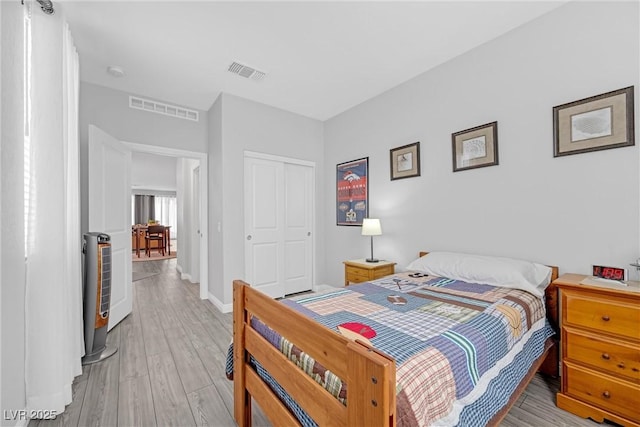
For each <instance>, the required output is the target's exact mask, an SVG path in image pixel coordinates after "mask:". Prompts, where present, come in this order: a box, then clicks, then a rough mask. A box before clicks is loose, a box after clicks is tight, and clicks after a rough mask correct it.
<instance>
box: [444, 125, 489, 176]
mask: <svg viewBox="0 0 640 427" xmlns="http://www.w3.org/2000/svg"><path fill="white" fill-rule="evenodd" d="M451 144H452V148H453V171H454V172H459V171H463V170H467V169H476V168H482V167H485V166H494V165H497V164H498V122H491V123H487V124H484V125H480V126H476V127H474V128H471V129H466V130H462V131H460V132H456V133H454V134H451Z"/></svg>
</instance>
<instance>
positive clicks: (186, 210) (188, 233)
mask: <svg viewBox="0 0 640 427" xmlns="http://www.w3.org/2000/svg"><path fill="white" fill-rule="evenodd" d="M199 163H200V162H199V161H197V160H194V159H185V158H181V159H177V184H178V187H177V188H178V189H177V205H178V218H177V222H178V224H177V225H178V230H179V232H180V244H179V246H178V256H177V258H178V259H177V264H178V266H179V268H178V270H179V271H180V272H181V273H182V279H187V280H189V281H191V282H196V281H197V278H198V277H199V272H198V271H195V272H194V271H193V262H192V261H193V257H194V256H198V257H199V252H198V251H197V250H196V249H195V248H194V245H199V244H200V242H199V241H198V239H196V238H195V230H196V225H195V223H194V220H193V216H194V211H196V208H195V207H194V204H193V202H194V197H195V196H194V194H193V192H194V189H193V180H192V176H193V169H194V168H195V167H197V166H198V165H199Z"/></svg>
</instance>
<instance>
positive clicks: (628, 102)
mask: <svg viewBox="0 0 640 427" xmlns="http://www.w3.org/2000/svg"><path fill="white" fill-rule="evenodd" d="M633 120H634V117H633V86H630V87H626V88H623V89H618V90H614V91H612V92H607V93H603V94H600V95H596V96H592V97H590V98H585V99H580V100H578V101H573V102H569V103H567V104H562V105H558V106H556V107H553V157H559V156H567V155H569V154H578V153H587V152H590V151H598V150H607V149H609V148H618V147H628V146H631V145H635V137H634V128H633Z"/></svg>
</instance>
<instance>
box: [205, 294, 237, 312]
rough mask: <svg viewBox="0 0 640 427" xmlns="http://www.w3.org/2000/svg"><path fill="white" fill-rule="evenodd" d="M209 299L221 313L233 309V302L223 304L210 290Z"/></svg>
mask: <svg viewBox="0 0 640 427" xmlns="http://www.w3.org/2000/svg"><path fill="white" fill-rule="evenodd" d="M209 301H211V304H213V305H214V306H215V307H216V308H217V309H218V310H220V311H221V312H223V313H231V312H232V311H233V304H223V303H222V302H221V301H220V300H219V299H218V298H216V297H215V296H213V294H212V293H211V292H209Z"/></svg>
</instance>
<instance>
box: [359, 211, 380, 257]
mask: <svg viewBox="0 0 640 427" xmlns="http://www.w3.org/2000/svg"><path fill="white" fill-rule="evenodd" d="M381 234H382V227H381V226H380V220H379V219H374V218H365V219H364V220H363V221H362V235H363V236H371V258H367V259H366V260H365V261H367V262H378V260H377V259H375V258H374V257H373V236H380V235H381Z"/></svg>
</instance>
